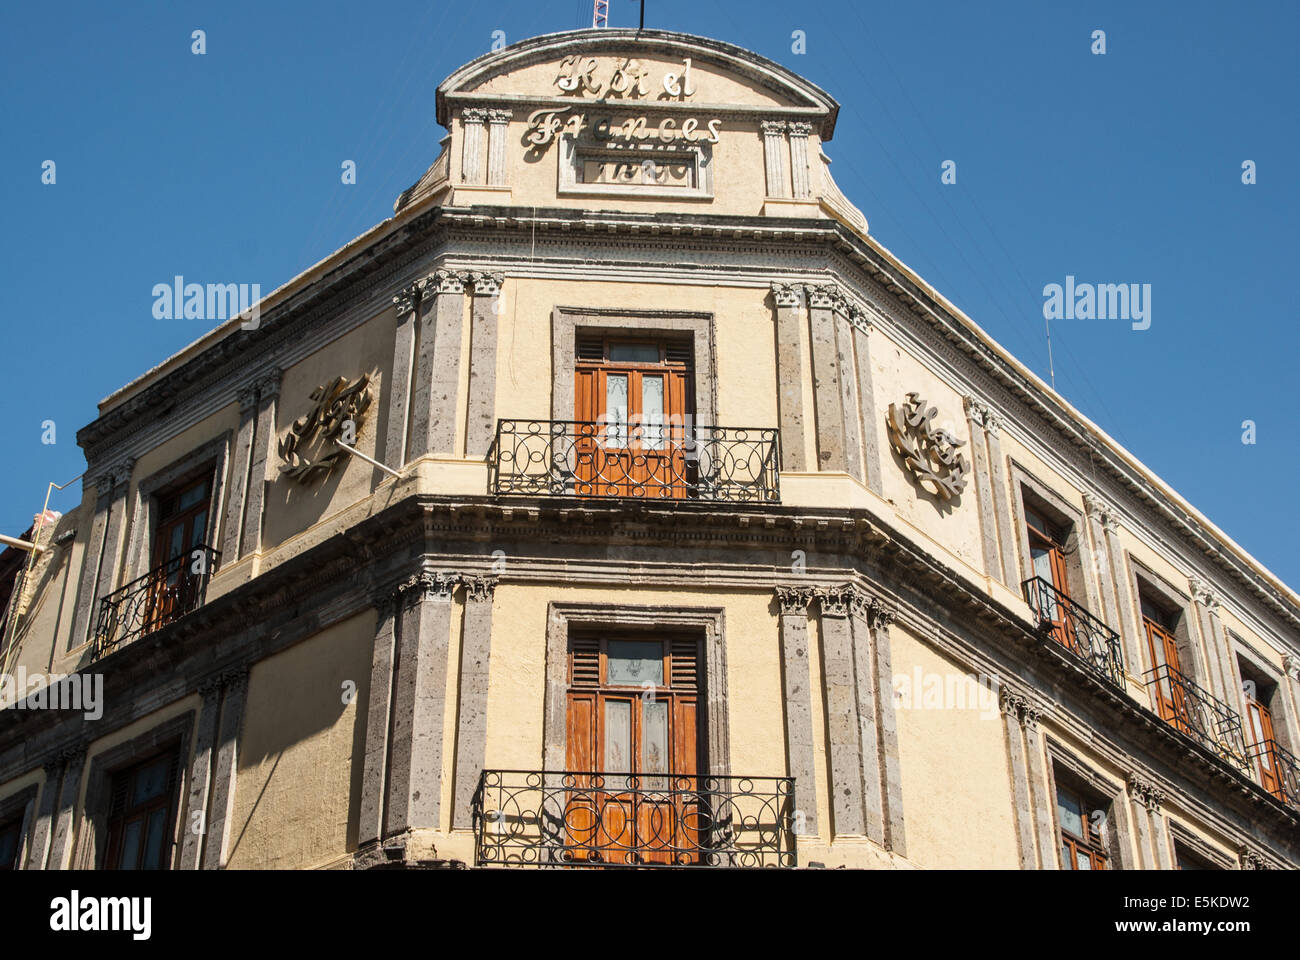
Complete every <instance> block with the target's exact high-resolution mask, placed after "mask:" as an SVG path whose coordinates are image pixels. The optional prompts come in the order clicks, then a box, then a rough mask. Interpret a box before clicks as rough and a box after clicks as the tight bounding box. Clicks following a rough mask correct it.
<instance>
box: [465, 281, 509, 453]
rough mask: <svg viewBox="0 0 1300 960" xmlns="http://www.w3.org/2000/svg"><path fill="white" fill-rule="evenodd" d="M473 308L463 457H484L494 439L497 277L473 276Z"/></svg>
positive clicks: (498, 295) (497, 308)
mask: <svg viewBox="0 0 1300 960" xmlns="http://www.w3.org/2000/svg"><path fill="white" fill-rule="evenodd" d="M473 280H474V307H473V312H472V317H471V333H470V375H469V411H468V418H467V424H468V425H467V433H466V436H465V455H466V456H468V457H483V456H486V455H487V452H488V449H489V448H490V447H491V446H492V441H493V440H494V439H495V438H496V431H497V421H496V393H497V328H498V322H497V313H498V311H499V310H500V302H501V301H500V296H501V284H502V282H503V281H504V280H505V276H504V274H500V273H475V274H473Z"/></svg>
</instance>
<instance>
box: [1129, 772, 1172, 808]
mask: <svg viewBox="0 0 1300 960" xmlns="http://www.w3.org/2000/svg"><path fill="white" fill-rule="evenodd" d="M1128 792H1129V794H1130V795H1131V796H1132V797H1133V799H1134V800H1136V801H1137V802H1138V803H1140V804H1142V806H1144V807H1146V808H1147V809H1148V810H1150V811H1151V812H1152V813H1159V812H1160V804H1162V803H1164V800H1165V792H1164V791H1163V790H1161V789H1160V788H1159V787H1158V786H1156V785H1155V784H1154V783H1152V782H1151V781H1150V780H1147V779H1145V778H1143V777H1140V776H1132V777H1130V778H1129V781H1128Z"/></svg>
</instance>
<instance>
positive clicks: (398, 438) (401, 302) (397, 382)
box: [384, 281, 424, 470]
mask: <svg viewBox="0 0 1300 960" xmlns="http://www.w3.org/2000/svg"><path fill="white" fill-rule="evenodd" d="M423 286H424V284H423V283H421V282H418V281H417V282H415V283H411V284H408V285H407V286H405V287H403V288H402V289H401V291H400V292H399V293H398V294H397V296H395V297H393V306H395V307H396V308H397V331H396V334H395V336H394V338H393V373H392V376H391V377H389V381H390V382H389V387H388V434H387V436H386V437H385V438H384V462H385V463H387V464H388V466H390V467H392V468H393V469H394V470H401V469H402V467H403V465H404V464H405V463H406V439H407V433H408V430H409V427H410V415H411V380H412V377H414V375H415V328H416V319H415V315H416V310H417V308H418V307H419V305H420V292H421V290H422V289H423Z"/></svg>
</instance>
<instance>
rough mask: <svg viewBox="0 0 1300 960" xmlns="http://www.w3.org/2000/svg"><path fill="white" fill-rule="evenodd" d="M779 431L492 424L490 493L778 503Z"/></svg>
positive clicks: (539, 422)
mask: <svg viewBox="0 0 1300 960" xmlns="http://www.w3.org/2000/svg"><path fill="white" fill-rule="evenodd" d="M777 457H778V452H777V431H776V430H774V429H769V428H766V427H709V426H699V425H696V424H687V425H683V424H680V423H658V422H642V423H637V422H632V423H627V422H613V421H611V422H603V423H602V422H596V421H581V420H498V421H497V435H496V443H495V445H494V447H493V452H492V455H491V457H490V458H489V468H490V470H491V480H490V483H491V489H492V492H493V493H494V494H524V495H532V496H569V497H632V498H636V499H642V500H712V501H728V502H744V503H780V501H781V494H780V489H779V484H778V479H777V476H778V462H779V461H778V459H777Z"/></svg>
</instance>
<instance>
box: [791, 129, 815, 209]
mask: <svg viewBox="0 0 1300 960" xmlns="http://www.w3.org/2000/svg"><path fill="white" fill-rule="evenodd" d="M812 132H813V125H812V124H811V123H807V122H803V121H795V122H793V123H791V124H790V179H791V182H792V184H793V186H794V198H795V199H796V200H807V199H808V198H809V197H811V196H812V173H811V169H810V167H809V165H808V136H809V135H810V134H811V133H812Z"/></svg>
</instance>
